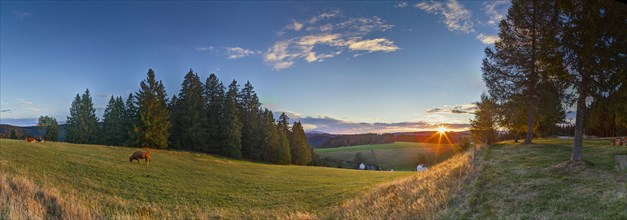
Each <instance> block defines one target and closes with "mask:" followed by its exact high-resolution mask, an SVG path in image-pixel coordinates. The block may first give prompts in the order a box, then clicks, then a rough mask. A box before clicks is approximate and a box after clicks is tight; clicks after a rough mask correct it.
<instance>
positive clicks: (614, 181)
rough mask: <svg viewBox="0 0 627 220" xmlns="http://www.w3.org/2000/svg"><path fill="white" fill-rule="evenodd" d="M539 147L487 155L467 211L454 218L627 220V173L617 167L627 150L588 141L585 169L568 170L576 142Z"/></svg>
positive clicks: (498, 149)
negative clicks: (567, 163)
mask: <svg viewBox="0 0 627 220" xmlns="http://www.w3.org/2000/svg"><path fill="white" fill-rule="evenodd" d="M534 142H535V144H533V145H527V146H525V145H520V144H514V143H511V142H507V143H502V144H497V145H494V146H491V147H489V148H487V149H485V151H484V154H483V158H482V162H481V163H482V165H481V167H480V170H479V172H478V177H477V179H476V181H475V182H474V183H473V184H472V185H471V186H469V187H467V191H468V193H469V194H468V196H467V200H466V201H465V203H466V205H467V206H459V208H458V210H457V211H453V212H451V213H450V216H449V218H454V219H458V218H460V217H463V218H476V219H511V218H513V219H627V208H626V207H627V186H626V184H625V182H626V181H627V171H625V170H623V171H620V170H617V169H616V168H615V164H614V163H615V162H614V155H617V154H627V147H624V146H610V145H609V141H607V140H586V141H584V151H583V152H584V160H585V165H584V166H564V165H565V163H564V162H565V161H567V160H569V159H570V156H571V150H572V140H559V139H540V140H534ZM454 209H455V208H454Z"/></svg>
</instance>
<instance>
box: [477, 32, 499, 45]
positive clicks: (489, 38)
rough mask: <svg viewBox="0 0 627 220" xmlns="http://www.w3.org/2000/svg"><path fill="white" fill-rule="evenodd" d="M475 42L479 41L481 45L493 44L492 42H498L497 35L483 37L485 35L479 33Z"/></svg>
mask: <svg viewBox="0 0 627 220" xmlns="http://www.w3.org/2000/svg"><path fill="white" fill-rule="evenodd" d="M477 40H480V41H481V43H484V44H493V43H494V42H496V41H497V40H499V36H497V35H485V34H482V33H479V34H478V35H477Z"/></svg>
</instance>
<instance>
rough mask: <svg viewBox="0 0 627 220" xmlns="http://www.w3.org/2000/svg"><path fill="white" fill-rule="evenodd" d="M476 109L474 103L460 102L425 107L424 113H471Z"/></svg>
mask: <svg viewBox="0 0 627 220" xmlns="http://www.w3.org/2000/svg"><path fill="white" fill-rule="evenodd" d="M476 110H477V105H476V104H462V105H456V106H453V107H450V106H446V105H445V106H442V107H436V108H430V109H427V110H426V111H425V112H426V113H430V114H432V113H449V114H473V113H475V111H476Z"/></svg>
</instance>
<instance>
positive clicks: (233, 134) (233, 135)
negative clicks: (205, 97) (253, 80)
mask: <svg viewBox="0 0 627 220" xmlns="http://www.w3.org/2000/svg"><path fill="white" fill-rule="evenodd" d="M238 90H239V88H238V85H237V81H235V80H233V82H231V84H230V85H229V89H228V91H227V92H226V95H225V99H224V127H223V128H222V129H223V130H222V131H223V132H224V133H223V137H224V140H223V141H224V142H223V144H222V154H223V155H225V156H229V157H232V158H236V159H239V158H241V157H242V142H241V137H242V133H241V129H242V123H241V122H240V118H239V110H238V107H237V103H238V101H237V94H238Z"/></svg>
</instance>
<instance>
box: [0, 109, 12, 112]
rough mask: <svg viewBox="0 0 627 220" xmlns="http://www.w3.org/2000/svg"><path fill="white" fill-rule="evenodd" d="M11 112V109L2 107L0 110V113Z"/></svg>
mask: <svg viewBox="0 0 627 220" xmlns="http://www.w3.org/2000/svg"><path fill="white" fill-rule="evenodd" d="M9 112H11V109H2V110H0V113H9Z"/></svg>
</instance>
